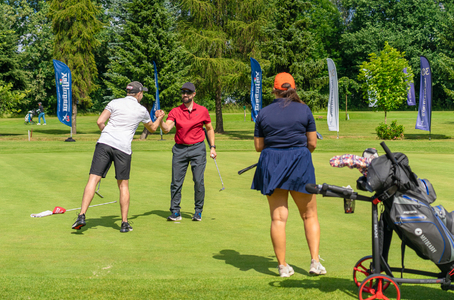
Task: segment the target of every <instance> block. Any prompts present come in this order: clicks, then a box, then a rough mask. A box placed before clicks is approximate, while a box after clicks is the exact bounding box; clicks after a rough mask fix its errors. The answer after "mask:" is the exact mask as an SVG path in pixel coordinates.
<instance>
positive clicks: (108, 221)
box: [71, 216, 121, 234]
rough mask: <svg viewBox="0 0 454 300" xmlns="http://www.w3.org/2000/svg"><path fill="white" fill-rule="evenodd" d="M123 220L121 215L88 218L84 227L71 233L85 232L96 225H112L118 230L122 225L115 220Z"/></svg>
mask: <svg viewBox="0 0 454 300" xmlns="http://www.w3.org/2000/svg"><path fill="white" fill-rule="evenodd" d="M119 220H121V217H120V216H102V217H100V218H89V217H88V218H87V219H86V223H87V225H85V226H84V227H82V228H81V229H80V230H77V231H72V232H71V234H83V233H84V232H85V231H86V230H88V229H91V228H94V229H96V227H111V228H113V229H116V230H120V226H118V224H116V223H115V222H117V221H119Z"/></svg>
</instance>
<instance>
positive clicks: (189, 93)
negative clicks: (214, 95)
mask: <svg viewBox="0 0 454 300" xmlns="http://www.w3.org/2000/svg"><path fill="white" fill-rule="evenodd" d="M193 93H194V92H191V91H181V94H182V95H191V94H193Z"/></svg>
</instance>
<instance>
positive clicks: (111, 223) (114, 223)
mask: <svg viewBox="0 0 454 300" xmlns="http://www.w3.org/2000/svg"><path fill="white" fill-rule="evenodd" d="M150 215H157V216H160V217H162V218H164V219H167V217H168V216H169V215H170V212H169V211H164V210H152V211H148V212H145V213H143V214H139V215H132V216H130V217H128V221H132V220H135V219H137V218H139V217H145V216H150ZM181 216H182V217H183V218H187V219H192V214H189V213H182V214H181ZM119 221H121V217H120V216H119V215H112V216H102V217H100V218H90V217H87V219H86V223H87V225H85V226H84V227H82V228H81V229H80V230H77V231H72V232H71V234H83V233H84V232H85V231H86V230H88V229H96V228H97V227H110V228H113V229H115V230H120V225H119V224H120V222H119ZM131 224H132V222H131Z"/></svg>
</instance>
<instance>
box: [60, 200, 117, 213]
mask: <svg viewBox="0 0 454 300" xmlns="http://www.w3.org/2000/svg"><path fill="white" fill-rule="evenodd" d="M116 202H117V201H112V202H106V203H101V204H95V205H90V206H89V207H95V206H101V205H106V204H112V203H116ZM81 208H82V207H78V208H71V209H67V210H66V211H72V210H77V209H81Z"/></svg>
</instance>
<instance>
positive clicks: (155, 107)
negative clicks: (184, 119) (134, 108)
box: [150, 61, 161, 122]
mask: <svg viewBox="0 0 454 300" xmlns="http://www.w3.org/2000/svg"><path fill="white" fill-rule="evenodd" d="M153 67H154V85H155V87H156V98H155V99H156V100H155V102H154V103H153V107H152V108H151V111H150V117H151V120H153V122H154V121H156V118H155V116H154V114H155V112H156V111H157V110H160V109H161V105H160V104H159V85H158V68H157V67H156V63H155V62H154V61H153Z"/></svg>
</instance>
